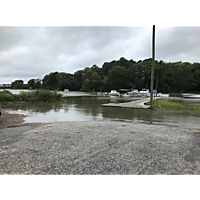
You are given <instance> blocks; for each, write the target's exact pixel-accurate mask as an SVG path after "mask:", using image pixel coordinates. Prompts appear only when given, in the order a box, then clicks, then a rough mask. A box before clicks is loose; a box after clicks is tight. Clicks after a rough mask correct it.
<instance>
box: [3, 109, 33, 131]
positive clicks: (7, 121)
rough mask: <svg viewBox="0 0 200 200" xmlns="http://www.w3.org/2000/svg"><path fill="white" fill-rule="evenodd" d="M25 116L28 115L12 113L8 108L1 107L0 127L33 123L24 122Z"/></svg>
mask: <svg viewBox="0 0 200 200" xmlns="http://www.w3.org/2000/svg"><path fill="white" fill-rule="evenodd" d="M24 117H26V115H21V114H10V113H8V112H7V111H6V109H3V108H1V116H0V129H2V128H10V127H18V126H27V125H31V124H32V123H24Z"/></svg>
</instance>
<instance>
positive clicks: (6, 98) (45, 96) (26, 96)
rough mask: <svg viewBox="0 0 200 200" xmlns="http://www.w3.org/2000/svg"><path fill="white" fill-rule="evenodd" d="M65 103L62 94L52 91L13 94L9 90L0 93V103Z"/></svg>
mask: <svg viewBox="0 0 200 200" xmlns="http://www.w3.org/2000/svg"><path fill="white" fill-rule="evenodd" d="M57 101H63V98H62V94H59V93H57V92H52V91H50V90H36V91H27V92H21V93H20V94H12V93H11V92H10V91H8V90H4V91H1V92H0V102H2V103H6V102H57Z"/></svg>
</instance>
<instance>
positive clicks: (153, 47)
mask: <svg viewBox="0 0 200 200" xmlns="http://www.w3.org/2000/svg"><path fill="white" fill-rule="evenodd" d="M154 60H155V25H153V35H152V68H151V108H153V82H154Z"/></svg>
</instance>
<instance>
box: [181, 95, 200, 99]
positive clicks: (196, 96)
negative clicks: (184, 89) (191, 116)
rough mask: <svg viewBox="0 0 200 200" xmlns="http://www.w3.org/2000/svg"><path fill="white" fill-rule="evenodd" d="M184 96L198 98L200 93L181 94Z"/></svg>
mask: <svg viewBox="0 0 200 200" xmlns="http://www.w3.org/2000/svg"><path fill="white" fill-rule="evenodd" d="M182 95H183V97H184V98H192V99H200V94H182Z"/></svg>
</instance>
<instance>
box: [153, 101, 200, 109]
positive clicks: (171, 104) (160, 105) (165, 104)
mask: <svg viewBox="0 0 200 200" xmlns="http://www.w3.org/2000/svg"><path fill="white" fill-rule="evenodd" d="M153 107H154V108H157V109H167V110H174V111H179V110H184V111H197V112H200V106H198V105H187V104H184V103H183V102H181V101H167V100H163V99H160V100H155V101H153Z"/></svg>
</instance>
